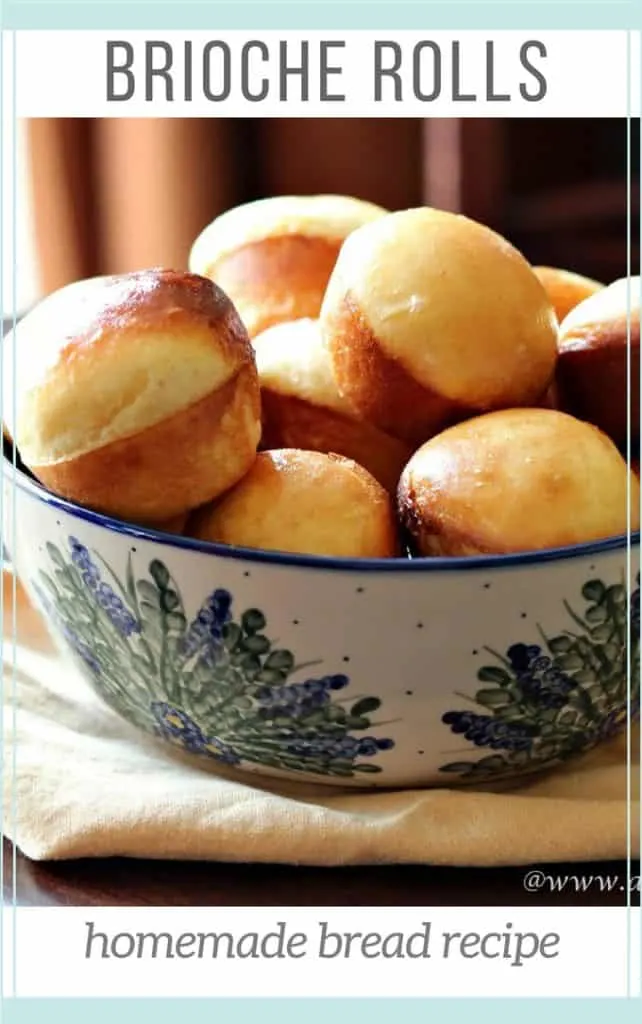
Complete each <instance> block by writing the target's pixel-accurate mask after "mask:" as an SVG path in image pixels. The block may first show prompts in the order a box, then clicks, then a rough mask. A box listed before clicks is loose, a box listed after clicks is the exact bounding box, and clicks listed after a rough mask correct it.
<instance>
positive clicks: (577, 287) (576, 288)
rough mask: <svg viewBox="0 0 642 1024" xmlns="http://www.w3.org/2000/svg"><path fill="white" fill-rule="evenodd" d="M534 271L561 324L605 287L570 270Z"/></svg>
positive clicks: (543, 269) (540, 268)
mask: <svg viewBox="0 0 642 1024" xmlns="http://www.w3.org/2000/svg"><path fill="white" fill-rule="evenodd" d="M533 270H534V271H535V273H536V274H537V277H538V278H539V280H540V281H541V282H542V285H543V286H544V289H545V291H546V294H547V295H548V297H549V299H550V301H551V305H552V306H553V309H554V310H555V316H556V317H557V319H558V321H559V323H561V322H562V320H563V319H564V317H566V316H568V314H569V313H570V312H571V310H572V309H575V307H576V306H578V305H579V304H580V302H583V301H584V299H588V298H589V296H591V295H594V294H595V293H596V292H598V291H600V290H601V289H602V288H603V287H604V285H603V284H600V282H599V281H593V280H592V278H590V277H583V276H582V275H581V274H573V273H572V272H571V271H570V270H560V269H559V268H558V267H533Z"/></svg>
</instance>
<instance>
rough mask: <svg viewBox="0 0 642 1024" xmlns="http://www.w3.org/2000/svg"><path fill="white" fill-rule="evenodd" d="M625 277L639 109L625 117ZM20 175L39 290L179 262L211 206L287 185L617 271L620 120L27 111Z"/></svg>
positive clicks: (609, 276)
mask: <svg viewBox="0 0 642 1024" xmlns="http://www.w3.org/2000/svg"><path fill="white" fill-rule="evenodd" d="M630 133H631V146H630V151H631V154H632V167H631V174H632V181H633V188H632V193H633V200H634V201H633V209H632V223H633V232H632V237H631V247H632V248H631V260H632V263H631V265H632V268H633V273H636V272H637V270H638V267H639V152H640V134H639V120H638V121H636V122H633V123H632V124H631V129H630ZM27 138H28V148H29V154H30V156H29V161H30V163H29V166H30V174H29V182H28V186H29V188H30V190H31V195H32V210H33V224H34V232H35V242H36V250H37V254H38V261H39V266H40V278H41V287H42V291H43V292H48V291H51V290H53V289H54V288H56V287H59V286H60V285H62V284H65V283H67V282H68V281H70V280H73V279H76V278H78V277H85V276H90V275H93V274H99V273H117V272H123V271H126V270H132V269H136V268H139V267H144V266H152V265H161V264H164V265H166V266H176V267H182V266H185V264H186V260H187V254H188V251H189V247H190V244H191V242H192V240H193V238H194V237H195V235H196V234H197V233H198V232H199V231H200V229H201V228H202V227H203V226H204V225H205V224H206V223H207V222H209V221H210V220H211V219H212V218H213V217H214V216H215V215H216V214H217V213H219V212H221V211H222V210H224V209H226V208H227V207H229V206H232V205H235V204H237V203H240V202H244V201H247V200H250V199H254V198H259V197H261V196H268V195H274V194H279V193H280V194H284V193H314V192H342V193H349V194H352V195H356V196H359V197H361V198H364V199H369V200H372V201H374V202H378V203H381V204H382V205H384V206H387V207H389V208H391V209H396V208H403V207H407V206H413V205H418V204H421V203H428V204H431V205H435V206H440V207H442V208H445V209H450V210H456V211H459V212H463V213H465V214H467V215H469V216H471V217H474V218H477V219H479V220H481V221H483V222H485V223H487V224H489V225H490V226H492V227H494V228H496V229H497V230H499V231H501V232H503V233H504V234H505V235H506V236H507V237H509V238H510V239H511V241H513V242H514V243H515V244H516V245H517V246H518V247H520V248H521V249H522V250H523V252H524V253H525V255H526V256H527V257H528V258H529V259H530V260H531V261H532V262H534V263H548V264H553V265H558V266H563V267H567V268H570V269H575V270H577V271H579V272H581V273H585V274H588V275H590V276H593V277H597V278H598V279H600V280H603V281H610V280H613V279H614V278H616V277H620V276H623V275H624V274H626V271H627V198H626V196H627V124H626V120H624V119H622V120H599V119H598V120H588V119H586V120H573V121H568V120H535V119H533V120H510V119H508V120H499V119H498V120H484V119H475V120H473V119H435V120H414V119H413V120H408V119H386V120H378V119H375V120H373V119H367V120H366V119H364V120H360V119H356V120H355V119H324V120H291V119H277V120H265V119H264V120H223V119H220V120H181V119H149V120H127V119H109V120H66V119H56V120H35V121H31V122H28V123H27Z"/></svg>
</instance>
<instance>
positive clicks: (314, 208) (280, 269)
mask: <svg viewBox="0 0 642 1024" xmlns="http://www.w3.org/2000/svg"><path fill="white" fill-rule="evenodd" d="M384 213H385V211H384V210H383V209H382V208H381V207H379V206H374V205H373V204H372V203H365V202H362V201H361V200H358V199H352V198H350V197H349V196H278V197H276V198H273V199H259V200H257V201H256V202H253V203H247V204H245V205H243V206H238V207H235V208H234V209H232V210H228V212H227V213H224V214H222V215H221V216H220V217H217V218H216V220H215V221H214V222H213V223H212V224H210V225H209V226H208V227H206V228H205V230H204V231H203V232H201V234H200V235H199V237H198V238H197V239H196V241H195V242H194V245H193V247H192V251H191V254H190V259H189V266H190V269H191V270H193V271H194V272H195V273H197V274H203V275H204V276H205V277H209V278H211V279H212V280H213V281H216V282H217V284H219V285H220V286H221V288H223V289H224V291H225V292H226V293H227V294H228V295H229V296H230V298H231V299H232V301H233V302H234V304H235V305H236V308H237V309H238V311H239V313H240V316H241V319H242V320H243V322H244V324H245V326H246V327H247V330H248V332H249V335H250V337H251V338H253V337H254V336H255V335H257V334H259V333H260V332H261V331H264V330H265V329H266V328H268V327H271V326H272V325H273V324H278V323H283V322H285V321H288V320H299V319H302V318H305V317H312V318H315V317H318V315H319V310H320V308H321V301H322V299H323V294H324V292H325V289H326V286H327V283H328V279H329V277H330V274H331V272H332V268H333V266H334V264H335V262H336V259H337V255H338V253H339V249H340V248H341V244H342V242H343V240H344V239H345V238H346V237H347V236H348V235H349V234H350V233H351V232H352V231H354V230H355V228H358V227H360V226H361V225H362V224H366V223H367V222H368V221H371V220H373V219H374V218H377V217H381V216H382V215H383V214H384Z"/></svg>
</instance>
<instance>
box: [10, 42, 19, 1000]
mask: <svg viewBox="0 0 642 1024" xmlns="http://www.w3.org/2000/svg"><path fill="white" fill-rule="evenodd" d="M16 81H17V75H16V33H15V31H14V32H12V33H11V132H12V142H13V152H12V163H13V174H12V184H11V199H12V207H13V223H12V237H11V242H12V246H11V247H12V257H11V258H12V261H13V281H12V285H13V303H12V305H13V323H12V328H13V333H12V335H11V345H12V349H13V351H12V356H13V358H12V360H11V376H12V379H11V394H12V404H13V408H14V409H15V406H16V372H17V371H16V317H17V315H18V218H17V216H16V198H17V194H18V145H17V143H18V138H17V134H18V133H17V129H16V123H17V103H16ZM11 461H12V466H11V551H12V553H13V552H14V551H15V550H16V511H17V510H16V474H17V449H16V445H15V444H12V445H11ZM11 603H12V617H11V618H12V621H11V635H12V640H13V650H12V652H11V711H12V720H11V835H12V837H13V838H14V839H15V836H16V824H17V799H18V787H17V785H16V757H17V752H16V748H17V744H16V739H17V735H16V734H17V708H16V651H17V645H18V619H17V613H18V577H17V575H16V573H15V572H12V574H11ZM17 857H18V851H17V849H16V845H15V842H14V843H13V844H12V846H11V902H12V905H13V906H12V914H11V967H12V985H11V987H12V992H11V994H12V996H15V995H16V982H17V970H18V969H17V948H18V946H17V941H16V939H17V931H18V929H17V924H18V914H17V909H16V908H17V902H18V901H17V891H16V883H17V874H18V873H17Z"/></svg>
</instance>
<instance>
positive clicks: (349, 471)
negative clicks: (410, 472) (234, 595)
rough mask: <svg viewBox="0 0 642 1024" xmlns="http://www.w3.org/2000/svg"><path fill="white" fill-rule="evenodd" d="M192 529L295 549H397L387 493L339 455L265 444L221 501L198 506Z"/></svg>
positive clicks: (245, 543)
mask: <svg viewBox="0 0 642 1024" xmlns="http://www.w3.org/2000/svg"><path fill="white" fill-rule="evenodd" d="M188 531H189V533H190V534H191V536H193V537H197V538H199V539H201V540H209V541H218V542H219V543H222V544H233V545H236V546H239V547H245V548H261V549H264V550H266V551H283V552H288V553H291V554H305V555H329V556H334V557H337V558H340V557H348V558H390V557H392V556H393V555H396V554H398V553H399V548H398V540H397V529H396V521H395V516H394V509H393V505H392V502H391V500H390V497H389V495H388V494H387V493H386V491H385V490H384V489H383V487H381V485H380V484H378V483H377V481H376V480H375V479H374V477H372V476H371V475H370V474H369V473H368V472H367V471H366V470H365V469H363V467H362V466H359V465H357V463H356V462H352V461H351V460H350V459H345V458H343V457H342V456H340V455H324V454H323V453H321V452H307V451H298V450H294V449H281V450H279V451H270V452H261V453H259V455H258V456H257V459H256V461H255V463H254V465H253V466H252V469H251V470H250V471H249V473H248V474H247V476H245V477H244V479H243V480H242V481H241V482H240V483H239V484H237V485H236V487H234V488H233V489H232V490H231V491H230V492H229V494H226V495H224V496H223V497H222V498H221V499H220V501H218V502H215V503H213V504H212V505H210V506H208V507H206V508H203V509H199V510H198V511H197V512H196V513H194V515H193V516H192V517H191V519H190V522H189V524H188Z"/></svg>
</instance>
